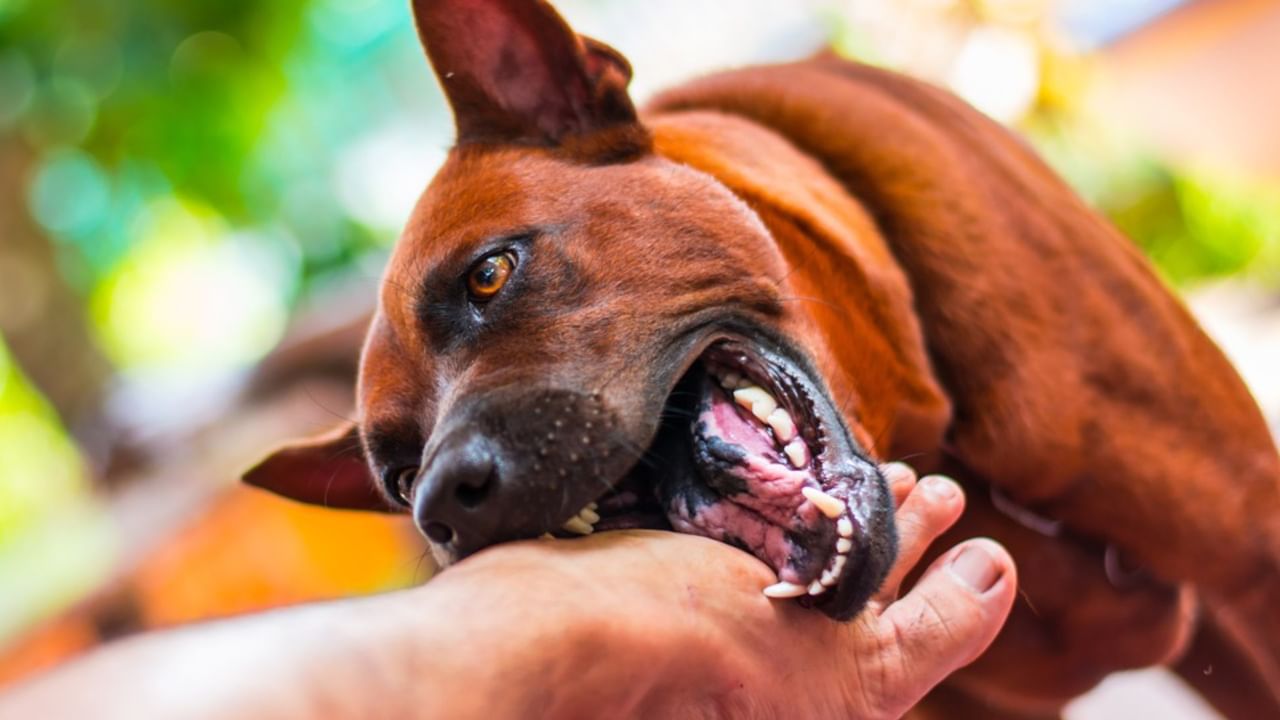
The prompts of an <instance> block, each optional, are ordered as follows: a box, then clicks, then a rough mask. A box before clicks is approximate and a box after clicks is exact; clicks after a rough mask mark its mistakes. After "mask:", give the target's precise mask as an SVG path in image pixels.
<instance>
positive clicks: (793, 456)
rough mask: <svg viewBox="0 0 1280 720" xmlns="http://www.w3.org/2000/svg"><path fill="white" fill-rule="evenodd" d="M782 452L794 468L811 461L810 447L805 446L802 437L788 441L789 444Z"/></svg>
mask: <svg viewBox="0 0 1280 720" xmlns="http://www.w3.org/2000/svg"><path fill="white" fill-rule="evenodd" d="M782 452H783V453H784V454H785V455H786V456H787V459H788V460H790V461H791V466H792V467H794V468H797V469H798V468H802V467H804V466H805V465H807V464H808V463H809V448H807V447H805V444H804V441H803V440H801V439H800V438H796V439H794V440H792V441H791V442H789V443H787V446H786V447H784V448H782Z"/></svg>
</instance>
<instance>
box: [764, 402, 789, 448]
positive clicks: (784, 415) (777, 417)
mask: <svg viewBox="0 0 1280 720" xmlns="http://www.w3.org/2000/svg"><path fill="white" fill-rule="evenodd" d="M765 423H766V424H768V425H769V427H771V428H773V436H774V437H775V438H777V440H778V442H780V443H787V442H791V439H792V438H794V437H795V436H796V424H795V421H793V420H792V419H791V413H789V412H787V411H786V410H783V409H782V408H777V409H776V410H774V411H773V412H771V413H769V417H767V418H765Z"/></svg>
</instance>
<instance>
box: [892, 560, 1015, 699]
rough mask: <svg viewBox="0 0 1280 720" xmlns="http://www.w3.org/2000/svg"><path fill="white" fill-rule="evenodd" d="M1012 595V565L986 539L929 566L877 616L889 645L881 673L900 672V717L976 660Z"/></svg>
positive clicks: (998, 625) (1001, 622)
mask: <svg viewBox="0 0 1280 720" xmlns="http://www.w3.org/2000/svg"><path fill="white" fill-rule="evenodd" d="M1017 589H1018V581H1017V569H1016V568H1015V567H1014V564H1013V558H1012V557H1010V556H1009V553H1008V551H1006V550H1005V549H1004V548H1003V547H1002V546H1001V545H1000V544H999V543H997V542H995V541H994V540H989V539H977V540H969V541H966V542H963V543H961V544H959V545H957V546H956V547H954V548H952V549H951V550H950V551H949V552H947V553H945V554H943V555H942V556H941V557H939V558H938V559H937V560H935V561H934V562H933V564H932V565H930V566H929V569H928V570H926V571H925V573H924V575H923V576H921V578H920V580H919V582H917V583H916V585H915V587H914V588H912V589H911V592H909V593H907V594H906V595H905V596H903V597H902V598H901V599H899V600H898V601H897V602H894V603H893V604H891V605H890V606H889V607H888V608H886V609H885V611H884V613H883V614H881V616H880V622H881V623H882V624H883V625H882V627H883V631H884V632H886V633H888V637H891V638H894V639H895V642H893V643H890V644H889V646H888V652H890V653H892V654H893V655H894V657H889V658H886V663H887V665H886V667H890V668H895V667H896V668H901V672H902V674H903V677H901V678H896V681H897V682H896V683H893V682H891V683H888V686H889V687H894V686H895V685H896V687H897V692H892V694H893V695H894V697H893V698H885V700H887V701H888V702H886V703H885V705H886V706H893V705H896V703H895V702H894V699H896V698H901V700H902V703H904V705H903V707H902V708H901V709H902V710H903V711H905V710H906V709H907V708H909V707H910V706H911V705H914V704H915V703H916V702H917V701H918V700H919V699H920V698H922V697H923V696H924V695H925V693H927V692H928V691H929V690H931V689H932V688H933V687H934V686H935V685H937V684H938V683H939V682H942V680H943V679H944V678H946V676H948V675H950V674H951V673H952V672H955V671H956V670H957V669H959V668H961V667H963V666H965V665H967V664H969V663H970V662H972V661H973V660H974V659H976V658H977V657H978V656H979V655H981V654H982V652H983V651H984V650H986V649H987V646H989V645H990V644H991V641H992V640H994V639H995V637H996V633H998V632H999V631H1000V628H1001V627H1002V626H1003V625H1004V621H1005V619H1006V618H1008V617H1009V611H1010V610H1011V609H1012V607H1013V599H1014V596H1015V594H1016V593H1017Z"/></svg>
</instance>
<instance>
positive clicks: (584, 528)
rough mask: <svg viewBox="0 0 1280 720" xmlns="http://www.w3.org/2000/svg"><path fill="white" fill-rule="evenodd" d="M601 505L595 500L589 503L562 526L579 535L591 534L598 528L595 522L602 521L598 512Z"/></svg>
mask: <svg viewBox="0 0 1280 720" xmlns="http://www.w3.org/2000/svg"><path fill="white" fill-rule="evenodd" d="M599 507H600V506H599V505H597V504H596V503H594V502H589V503H587V504H586V506H585V507H583V508H582V509H581V510H579V511H578V514H577V515H574V516H573V517H571V518H569V519H568V520H567V521H566V522H565V524H564V525H563V526H561V527H563V528H564V529H565V530H568V531H569V532H572V533H577V534H579V535H590V534H591V533H592V531H594V530H595V529H596V528H595V524H596V523H598V522H600V513H598V512H596V509H597V508H599Z"/></svg>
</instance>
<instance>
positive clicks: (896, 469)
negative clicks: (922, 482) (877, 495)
mask: <svg viewBox="0 0 1280 720" xmlns="http://www.w3.org/2000/svg"><path fill="white" fill-rule="evenodd" d="M880 474H881V475H883V476H884V479H885V482H886V483H888V485H889V492H890V493H892V495H893V506H894V507H895V508H900V507H902V502H903V501H904V500H906V499H907V495H910V494H911V488H913V487H915V486H916V471H915V470H914V469H912V467H911V466H910V465H907V464H906V463H900V462H891V463H885V464H884V465H881V466H880Z"/></svg>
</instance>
